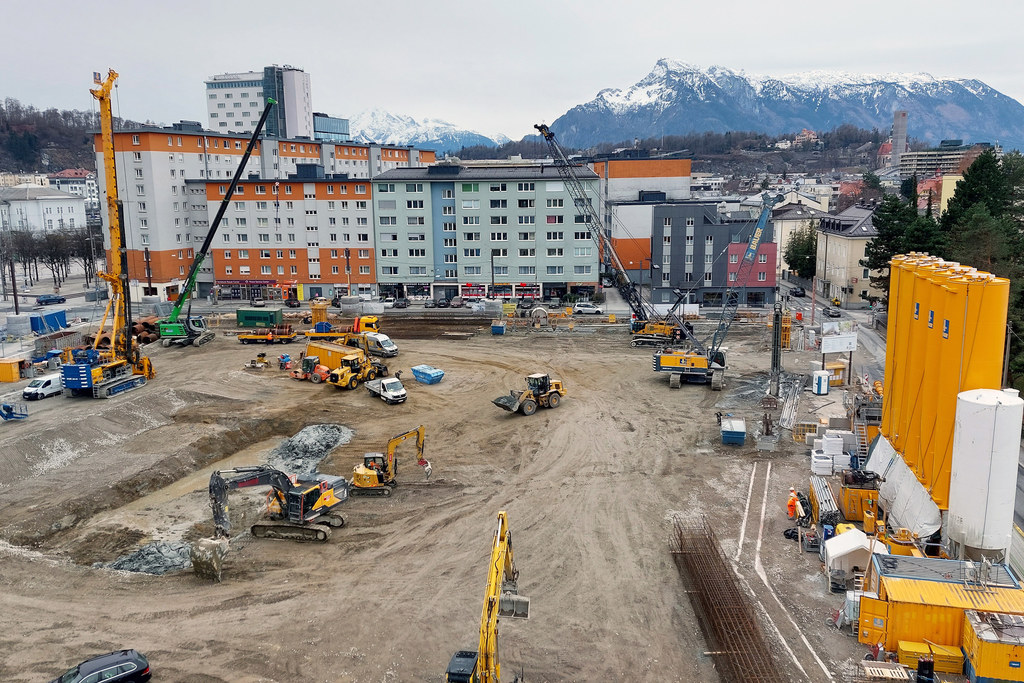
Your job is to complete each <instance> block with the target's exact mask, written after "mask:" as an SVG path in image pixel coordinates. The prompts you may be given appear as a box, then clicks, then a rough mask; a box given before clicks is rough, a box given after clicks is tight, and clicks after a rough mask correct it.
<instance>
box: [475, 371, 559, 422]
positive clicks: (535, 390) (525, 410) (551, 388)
mask: <svg viewBox="0 0 1024 683" xmlns="http://www.w3.org/2000/svg"><path fill="white" fill-rule="evenodd" d="M567 393H569V392H568V391H566V389H565V386H564V385H563V384H562V380H560V379H551V377H550V376H549V375H547V374H546V373H543V372H538V373H535V374H532V375H529V376H528V377H527V378H526V391H523V390H521V389H512V390H510V391H509V393H508V394H506V395H504V396H499V397H498V398H496V399H494V400H493V401H491V403H493V404H494V405H496V406H498V407H499V408H501V409H502V410H507V411H509V412H510V413H515V412H520V413H522V414H523V415H533V414H534V413H536V412H537V408H538V406H539V407H542V408H557V407H558V406H559V404H560V403H561V402H562V397H563V396H565V395H566V394H567Z"/></svg>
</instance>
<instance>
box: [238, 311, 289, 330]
mask: <svg viewBox="0 0 1024 683" xmlns="http://www.w3.org/2000/svg"><path fill="white" fill-rule="evenodd" d="M235 320H236V321H237V322H238V326H239V327H273V326H274V325H280V324H281V323H283V322H284V309H283V308H239V309H238V312H237V314H236V318H235Z"/></svg>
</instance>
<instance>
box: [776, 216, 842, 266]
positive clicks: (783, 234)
mask: <svg viewBox="0 0 1024 683" xmlns="http://www.w3.org/2000/svg"><path fill="white" fill-rule="evenodd" d="M828 215H829V214H828V212H826V211H823V210H821V209H820V208H818V207H815V206H807V205H804V204H794V203H786V204H783V205H782V206H776V207H775V209H774V210H773V211H772V222H773V223H774V225H775V231H774V234H775V241H776V242H777V243H778V258H777V259H776V261H777V266H776V278H778V279H780V280H785V279H787V278H788V277H789V274H790V271H791V270H792V268H791V267H790V265H789V263H788V262H787V261H786V247H787V246H789V240H790V239H792V237H793V234H794V233H796V232H798V231H800V230H803V229H807V228H810V229H811V230H817V229H818V226H819V225H821V219H822V218H824V217H826V216H828ZM811 275H813V273H801V276H805V277H810V276H811Z"/></svg>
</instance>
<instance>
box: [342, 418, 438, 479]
mask: <svg viewBox="0 0 1024 683" xmlns="http://www.w3.org/2000/svg"><path fill="white" fill-rule="evenodd" d="M413 436H415V437H416V464H417V465H419V466H420V467H422V468H423V472H424V473H425V474H426V477H427V479H429V478H430V472H431V469H432V468H431V467H430V462H429V461H427V460H426V459H425V458H424V457H423V443H424V441H425V440H426V432H425V430H424V428H423V425H420V426H419V427H417V428H416V429H410V430H409V431H407V432H402V433H401V434H398V435H396V436H393V437H391V438H390V439H389V440H388V444H387V446H386V447H385V451H386V452H384V453H367V454H366V455H364V456H363V463H362V464H361V465H356V466H355V467H354V468H352V484H351V487H350V488H349V493H350V494H351V495H353V496H390V495H391V492H392V491H393V490H394V488H395V486H396V485H397V484H398V482H397V481H396V479H395V477H396V476H398V458H396V457H395V451H396V450H397V449H398V445H399V444H400V443H402V442H403V441H405V440H406V439H408V438H410V437H413Z"/></svg>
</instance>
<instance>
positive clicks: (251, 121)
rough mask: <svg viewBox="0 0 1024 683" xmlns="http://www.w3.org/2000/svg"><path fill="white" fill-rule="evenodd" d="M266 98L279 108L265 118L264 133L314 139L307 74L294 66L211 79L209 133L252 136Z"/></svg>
mask: <svg viewBox="0 0 1024 683" xmlns="http://www.w3.org/2000/svg"><path fill="white" fill-rule="evenodd" d="M267 98H273V99H274V100H276V101H277V104H278V106H276V107H274V109H273V110H272V111H271V113H270V118H268V119H267V126H266V133H267V135H269V136H272V137H279V138H300V137H305V138H309V139H312V138H313V95H312V89H311V87H310V82H309V74H307V73H306V72H305V71H303V70H302V69H297V68H295V67H293V66H289V65H287V64H286V65H284V66H277V65H274V66H267V67H264V68H263V71H244V72H241V73H224V74H217V75H215V76H210V78H209V79H208V80H207V81H206V110H207V115H208V117H209V118H208V121H209V125H210V130H213V131H217V132H221V133H250V134H251V133H252V131H253V130H254V129H255V127H256V122H257V121H259V118H260V114H261V113H262V112H263V105H264V103H265V102H266V100H267Z"/></svg>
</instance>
